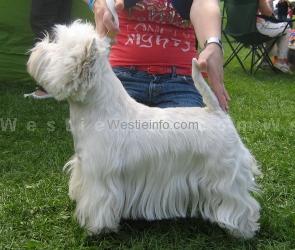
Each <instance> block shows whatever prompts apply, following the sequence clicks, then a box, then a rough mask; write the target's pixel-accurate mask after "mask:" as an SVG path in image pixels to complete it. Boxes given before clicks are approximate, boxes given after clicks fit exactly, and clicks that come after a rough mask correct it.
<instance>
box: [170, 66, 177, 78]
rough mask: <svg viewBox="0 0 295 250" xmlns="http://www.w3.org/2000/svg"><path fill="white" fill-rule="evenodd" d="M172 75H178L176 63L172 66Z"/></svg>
mask: <svg viewBox="0 0 295 250" xmlns="http://www.w3.org/2000/svg"><path fill="white" fill-rule="evenodd" d="M171 71H172V72H171V75H172V77H176V76H177V74H176V73H177V72H176V66H175V65H173V66H171Z"/></svg>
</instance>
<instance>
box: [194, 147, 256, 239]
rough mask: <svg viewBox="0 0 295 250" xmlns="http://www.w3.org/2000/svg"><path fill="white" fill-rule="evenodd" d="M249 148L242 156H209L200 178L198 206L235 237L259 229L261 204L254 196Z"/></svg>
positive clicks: (204, 214)
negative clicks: (202, 175) (252, 192)
mask: <svg viewBox="0 0 295 250" xmlns="http://www.w3.org/2000/svg"><path fill="white" fill-rule="evenodd" d="M253 164H256V163H255V160H254V159H253V158H252V156H251V155H250V153H249V152H248V150H246V149H245V151H244V152H243V153H242V155H241V156H240V157H239V158H231V159H230V158H227V159H226V158H223V159H220V158H219V161H218V162H213V160H211V162H210V160H208V163H207V164H206V167H205V168H206V171H207V173H206V174H205V175H206V178H203V179H202V180H201V181H200V189H199V191H200V200H199V209H200V212H201V214H202V216H203V218H205V219H209V220H210V221H211V222H216V223H218V225H219V226H221V227H223V228H226V229H227V230H229V232H230V233H231V234H233V235H234V236H236V237H242V238H251V237H253V236H254V234H255V232H256V231H257V230H258V229H259V224H258V223H257V221H258V219H259V210H260V206H259V204H258V202H257V201H256V200H255V199H254V198H253V197H252V196H251V193H250V192H251V191H254V190H255V182H254V176H253V172H252V169H251V166H252V165H253Z"/></svg>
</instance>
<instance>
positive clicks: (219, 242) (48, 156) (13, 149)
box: [0, 62, 295, 250]
mask: <svg viewBox="0 0 295 250" xmlns="http://www.w3.org/2000/svg"><path fill="white" fill-rule="evenodd" d="M225 82H226V86H227V89H228V91H229V93H230V95H231V98H232V100H231V103H230V114H231V116H232V118H233V120H234V121H235V124H236V125H237V128H238V130H239V132H240V134H241V137H242V139H243V141H244V142H245V144H246V145H247V146H248V147H249V148H250V149H251V151H252V152H253V154H254V155H255V156H256V158H257V160H258V162H259V163H260V165H261V170H262V173H263V176H262V177H260V178H259V179H258V182H259V184H260V186H261V193H260V195H257V198H258V200H259V201H260V203H261V205H262V217H261V220H260V222H261V230H260V232H259V233H258V234H257V236H256V237H255V238H254V239H252V240H250V241H241V240H236V239H234V238H232V237H230V236H228V235H227V234H226V233H225V232H224V231H223V230H222V229H220V228H219V227H217V226H216V225H211V224H210V223H208V222H204V221H202V220H200V219H187V220H169V221H157V222H152V223H150V222H146V221H123V222H122V226H121V230H120V232H119V233H118V234H108V235H104V236H99V237H89V236H87V234H86V233H85V231H84V230H83V229H81V228H80V227H79V226H78V224H77V222H76V221H75V219H74V218H73V212H74V204H73V203H72V202H71V201H70V200H69V198H68V195H67V191H68V190H67V189H68V184H67V183H68V176H67V175H66V174H65V173H64V172H63V171H62V167H63V164H64V163H65V162H66V161H67V160H68V159H69V158H70V156H71V155H72V153H73V142H72V139H71V135H70V132H69V131H68V126H67V119H68V117H69V113H68V105H67V103H66V102H62V103H58V102H56V101H54V100H46V101H35V100H26V99H24V98H23V94H24V93H27V92H29V91H31V90H32V89H33V87H34V86H33V82H25V83H0V106H1V109H0V119H1V120H0V126H1V127H0V128H1V130H0V152H1V157H0V249H288V250H289V249H295V238H294V236H295V209H294V208H295V171H294V154H295V116H294V115H295V76H289V75H283V74H275V73H273V72H271V71H268V70H267V71H259V72H258V73H257V74H256V75H255V76H249V75H246V74H245V73H244V72H243V71H242V69H241V68H240V67H239V66H238V65H237V63H235V62H234V63H232V64H230V65H229V66H228V67H227V68H226V70H225ZM8 121H10V122H11V124H8V123H7V122H8ZM8 125H11V126H8Z"/></svg>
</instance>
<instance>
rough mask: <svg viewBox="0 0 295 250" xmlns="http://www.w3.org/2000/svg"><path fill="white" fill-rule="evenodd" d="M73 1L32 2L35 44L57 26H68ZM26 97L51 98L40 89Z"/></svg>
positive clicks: (38, 0) (42, 0)
mask: <svg viewBox="0 0 295 250" xmlns="http://www.w3.org/2000/svg"><path fill="white" fill-rule="evenodd" d="M71 6H72V0H32V2H31V13H30V24H31V28H32V31H33V33H34V35H35V38H34V43H36V42H38V41H40V40H41V39H42V38H43V37H44V35H45V34H46V32H49V31H50V30H51V28H52V27H53V26H54V25H55V24H66V23H69V22H70V18H71ZM24 96H25V97H32V98H34V99H46V98H50V97H51V96H50V95H49V94H47V93H46V91H45V90H44V89H43V88H41V87H38V88H37V89H36V90H35V91H34V92H32V93H30V94H25V95H24Z"/></svg>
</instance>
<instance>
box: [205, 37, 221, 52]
mask: <svg viewBox="0 0 295 250" xmlns="http://www.w3.org/2000/svg"><path fill="white" fill-rule="evenodd" d="M210 43H215V44H217V45H218V46H219V47H220V48H221V50H222V52H223V46H222V41H221V40H220V38H219V37H215V36H212V37H209V38H208V39H207V40H206V41H205V43H204V48H206V47H207V45H208V44H210Z"/></svg>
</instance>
